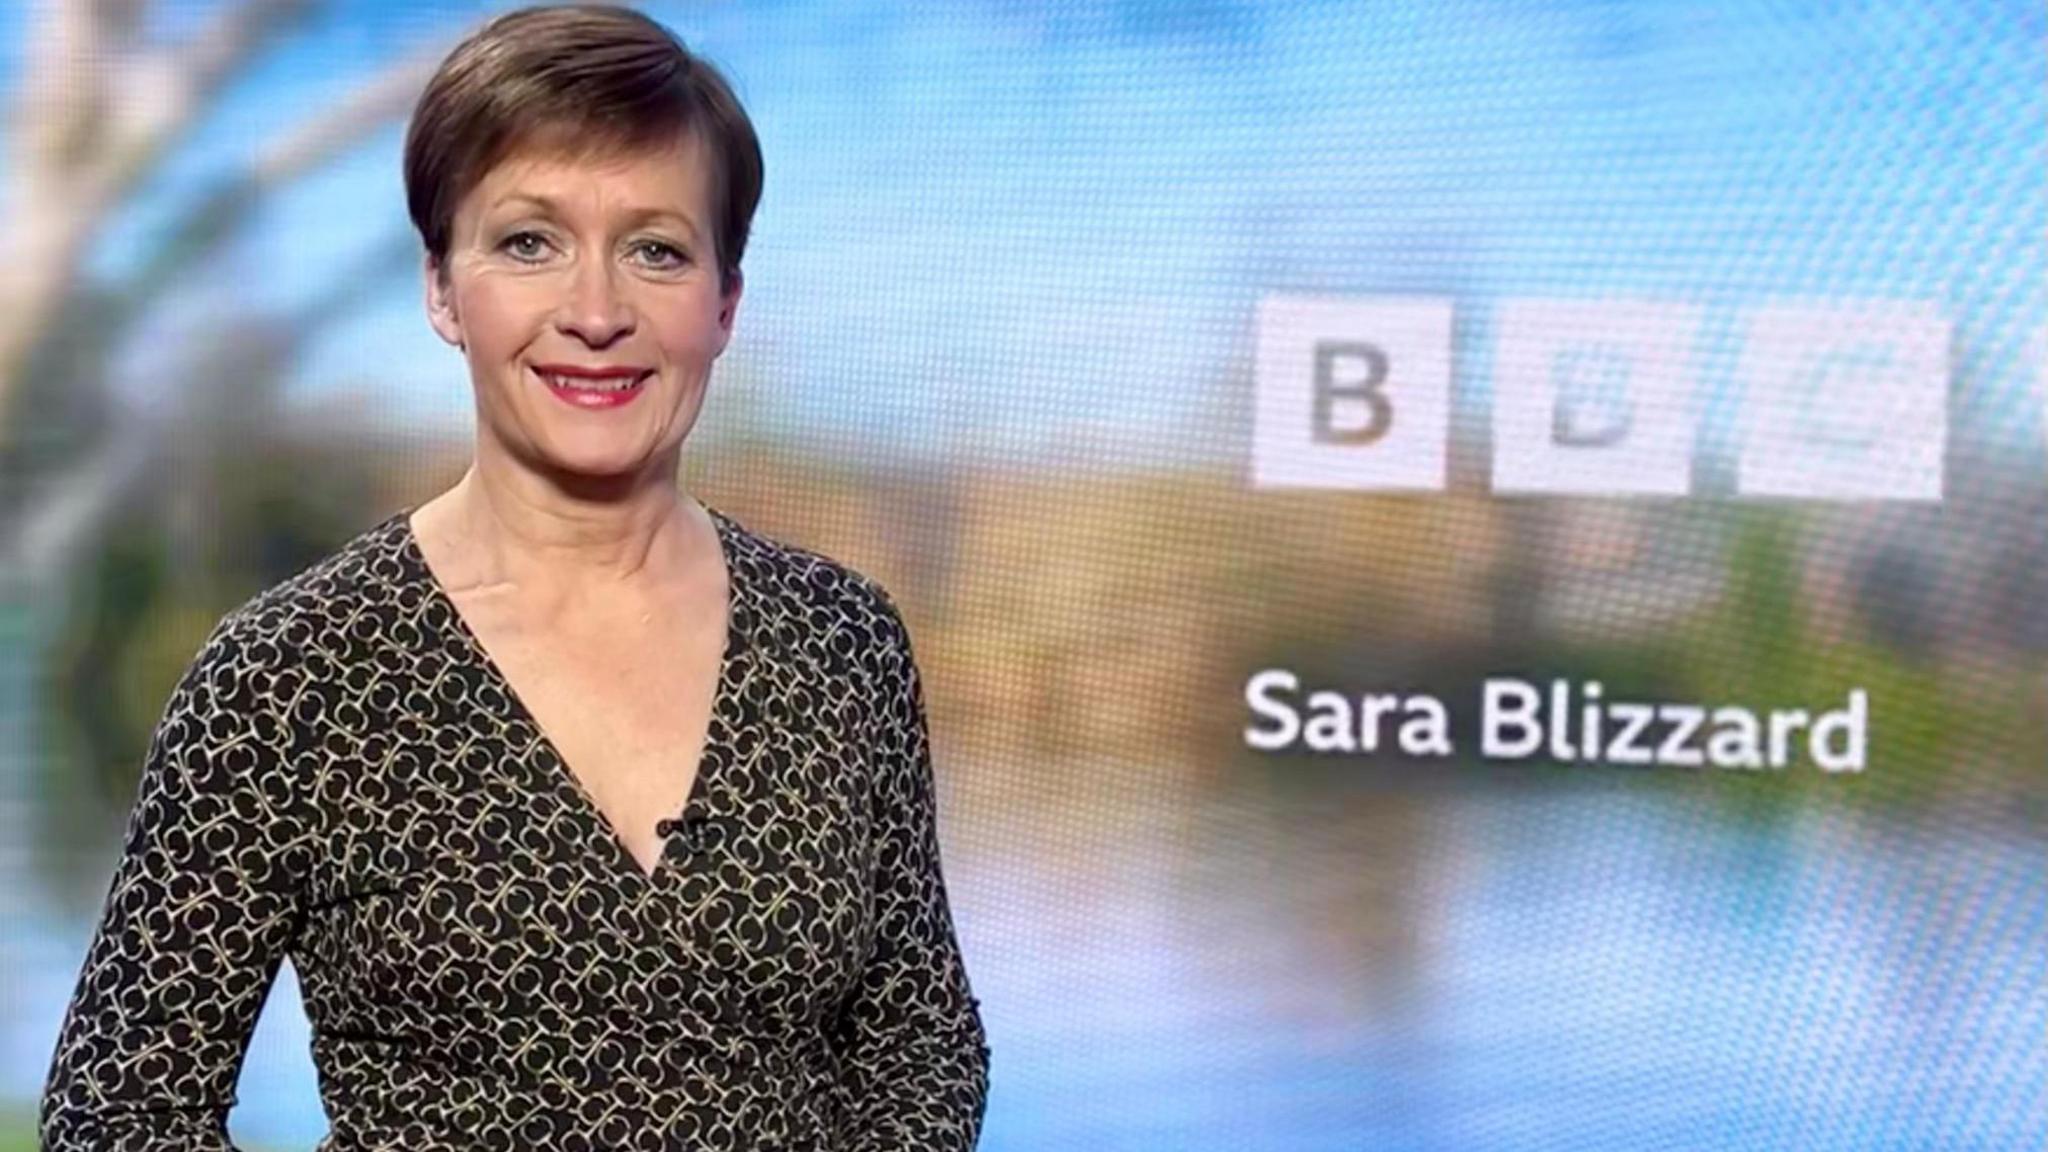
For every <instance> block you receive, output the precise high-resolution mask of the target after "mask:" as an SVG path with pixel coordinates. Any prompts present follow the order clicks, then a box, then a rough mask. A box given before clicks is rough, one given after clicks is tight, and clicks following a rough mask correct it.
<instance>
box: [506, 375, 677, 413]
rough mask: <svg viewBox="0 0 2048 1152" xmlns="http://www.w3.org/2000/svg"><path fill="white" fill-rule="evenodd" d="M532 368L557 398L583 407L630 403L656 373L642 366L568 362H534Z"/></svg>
mask: <svg viewBox="0 0 2048 1152" xmlns="http://www.w3.org/2000/svg"><path fill="white" fill-rule="evenodd" d="M533 370H534V373H535V374H536V375H538V376H539V377H540V379H541V383H543V384H546V385H547V388H548V391H549V392H552V393H554V395H555V398H556V399H557V400H560V401H562V402H563V403H565V404H569V405H571V406H573V407H577V408H583V409H608V408H619V407H623V406H625V405H627V404H631V403H632V402H633V401H634V400H636V399H638V398H639V396H640V394H641V393H642V392H645V391H646V390H647V380H648V378H649V377H650V376H651V375H653V374H652V373H650V372H643V371H641V370H639V369H622V368H600V369H590V368H578V367H573V366H570V365H565V364H541V365H535V366H534V369H533ZM579 385H581V386H579Z"/></svg>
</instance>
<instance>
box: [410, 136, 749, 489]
mask: <svg viewBox="0 0 2048 1152" xmlns="http://www.w3.org/2000/svg"><path fill="white" fill-rule="evenodd" d="M709 177H710V166H709V165H708V164H707V163H705V158H704V155H703V153H702V151H701V150H700V148H699V147H698V145H697V144H696V142H695V141H694V140H685V141H683V142H680V143H678V144H676V145H675V146H673V147H670V148H665V149H661V150H658V151H649V152H636V153H632V154H629V155H626V156H623V157H619V158H615V159H609V160H580V161H579V160H573V159H567V158H563V157H557V156H548V155H538V154H521V155H515V156H513V157H511V158H509V159H508V160H506V161H505V162H503V163H501V164H499V165H498V166H497V167H496V168H493V169H492V170H491V171H490V173H489V174H488V175H486V176H485V177H484V179H483V180H482V181H481V182H480V183H478V185H477V186H476V188H475V189H473V190H472V191H471V192H470V193H469V195H468V197H467V198H465V199H464V200H463V201H462V203H461V204H460V205H459V206H458V207H457V209H456V212H455V218H454V221H453V227H452V229H451V234H450V238H449V244H448V258H447V262H446V266H445V267H441V268H437V267H436V266H435V264H434V261H433V260H432V258H431V257H430V258H429V259H428V262H427V312H428V316H429V318H430V320H431V322H432V323H433V326H434V330H435V331H436V332H438V333H439V334H440V335H441V338H442V339H444V340H446V341H448V342H449V343H450V344H453V345H455V346H457V347H459V348H461V349H462V350H463V352H464V355H465V356H466V358H467V359H468V361H469V375H470V381H471V383H472V384H473V385H474V386H475V388H476V405H477V436H478V441H479V443H478V450H479V452H480V453H483V452H492V453H494V454H499V455H503V456H506V457H509V458H510V459H511V460H512V461H514V462H516V463H518V464H520V465H522V466H524V467H527V468H529V469H533V470H535V471H537V472H541V473H544V474H548V475H563V474H566V475H568V476H571V477H579V478H586V479H598V478H611V479H622V478H627V477H635V476H643V475H645V476H657V478H658V479H659V481H660V482H662V483H673V480H674V457H675V454H676V452H677V450H678V449H679V447H680V446H681V444H682V442H683V438H684V437H685V436H686V435H688V434H689V431H690V427H691V425H692V424H694V423H695V422H696V419H697V412H698V410H699V409H700V408H701V407H702V406H703V402H704V387H705V381H706V380H707V379H708V378H709V376H710V374H711V365H712V363H713V362H714V361H716V360H717V359H718V355H719V353H720V352H723V351H724V350H725V343H726V339H727V338H728V337H729V336H730V335H731V333H732V322H733V313H734V310H735V309H736V308H737V307H738V305H739V296H740V286H739V282H738V277H737V276H735V277H734V280H733V283H732V284H731V285H730V286H729V287H728V288H724V289H722V288H721V287H720V284H719V276H718V258H717V253H716V252H715V250H714V244H713V239H712V225H711V213H710V205H711V197H710V178H709ZM664 468H665V469H666V472H665V474H660V473H659V470H661V469H664Z"/></svg>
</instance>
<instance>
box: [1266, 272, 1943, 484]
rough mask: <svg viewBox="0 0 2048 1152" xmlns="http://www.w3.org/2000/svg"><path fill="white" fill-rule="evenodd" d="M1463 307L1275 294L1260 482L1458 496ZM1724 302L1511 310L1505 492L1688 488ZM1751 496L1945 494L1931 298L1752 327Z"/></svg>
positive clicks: (1857, 305)
mask: <svg viewBox="0 0 2048 1152" xmlns="http://www.w3.org/2000/svg"><path fill="white" fill-rule="evenodd" d="M1454 311H1455V305H1454V302H1453V301H1451V300H1449V299H1447V298H1435V297H1422V298H1417V297H1385V298H1382V297H1363V298H1346V297H1328V296H1294V295H1272V296H1268V297H1266V298H1265V299H1263V300H1261V301H1260V303H1259V308H1258V341H1257V344H1258V349H1257V362H1256V376H1255V389H1256V397H1255V403H1254V426H1253V433H1252V484H1253V486H1254V487H1255V488H1328V489H1349V490H1359V491H1440V490H1442V489H1443V487H1444V486H1445V477H1446V452H1447V441H1448V438H1449V417H1450V405H1451V382H1452V375H1451V373H1452V358H1451V357H1452V349H1451V341H1452V332H1453V320H1454ZM1704 325H1705V310H1704V309H1703V308H1701V307H1699V306H1697V305H1693V304H1684V303H1674V302H1666V301H1655V300H1635V299H1516V300H1507V301H1504V302H1502V303H1501V305H1500V306H1499V307H1498V308H1497V309H1496V311H1495V333H1494V358H1493V387H1492V393H1493V412H1492V419H1493V445H1494V447H1493V451H1494V459H1493V485H1494V488H1495V489H1496V490H1497V491H1501V492H1513V493H1538V494H1543V493H1548V494H1567V495H1587V496H1682V495H1685V494H1686V493H1687V492H1688V491H1689V490H1690V487H1691V481H1692V458H1693V454H1694V448H1695V445H1696V443H1697V440H1698V435H1699V425H1700V419H1701V405H1702V404H1703V402H1704V392H1705V390H1704V388H1703V386H1702V365H1703V354H1702V352H1701V350H1700V347H1699V345H1700V335H1701V333H1702V331H1703V330H1704ZM1740 339H1741V341H1742V345H1741V349H1740V355H1739V356H1738V357H1737V363H1736V368H1735V372H1736V378H1735V383H1736V385H1737V387H1738V389H1739V395H1740V401H1741V404H1742V409H1741V417H1740V425H1739V426H1740V429H1741V436H1742V444H1741V450H1740V457H1739V459H1738V462H1737V492H1738V495H1740V496H1744V497H1755V498H1799V499H1815V500H1918V501H1939V500H1940V499H1941V498H1942V493H1943V470H1944V466H1945V453H1946V450H1947V441H1948V390H1949V378H1950V375H1951V368H1950V364H1951V352H1950V345H1951V340H1952V328H1951V325H1950V324H1949V322H1948V320H1947V319H1946V318H1945V317H1943V316H1942V315H1941V313H1940V312H1939V310H1938V309H1936V308H1935V307H1934V306H1933V305H1931V304H1927V303H1923V302H1914V301H1886V300H1830V301H1820V302H1787V303H1776V304H1770V305H1766V306H1763V307H1759V308H1756V309H1753V310H1751V311H1750V312H1749V313H1748V314H1747V315H1746V316H1745V317H1743V321H1742V324H1741V336H1740Z"/></svg>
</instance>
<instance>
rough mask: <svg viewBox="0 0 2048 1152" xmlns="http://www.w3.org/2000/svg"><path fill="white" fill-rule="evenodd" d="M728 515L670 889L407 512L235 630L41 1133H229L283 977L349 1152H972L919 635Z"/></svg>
mask: <svg viewBox="0 0 2048 1152" xmlns="http://www.w3.org/2000/svg"><path fill="white" fill-rule="evenodd" d="M712 516H713V520H714V522H715V523H716V524H717V526H718V535H719V539H720V541H721V542H722V544H723V546H724V550H725V556H726V562H727V567H728V569H729V571H730V575H731V579H730V593H729V595H730V605H731V614H730V626H729V628H728V631H727V641H726V649H725V654H724V662H723V664H722V666H721V668H720V672H719V679H718V686H717V692H716V697H715V702H714V705H713V708H712V714H711V722H710V730H709V735H708V737H707V739H706V744H705V749H704V753H703V758H702V762H701V765H700V767H699V770H698V774H697V779H696V784H695V787H694V790H693V792H692V794H691V796H690V799H689V801H688V803H687V804H686V806H685V808H684V810H683V811H682V812H681V813H678V814H676V816H675V817H674V818H673V819H671V820H669V821H667V822H665V823H664V824H663V825H662V827H663V829H664V833H665V836H666V843H665V849H664V855H663V857H662V859H661V861H660V865H659V867H658V868H657V869H656V870H655V871H654V873H653V875H652V877H651V878H650V877H649V875H648V874H647V873H646V872H644V871H643V870H642V869H641V867H640V866H639V864H638V863H637V862H636V861H635V860H634V859H633V857H632V855H631V853H630V852H628V851H627V849H626V848H625V846H624V844H623V843H622V842H621V841H620V840H619V839H618V837H617V835H616V834H615V833H614V832H613V830H612V828H611V826H610V824H609V823H608V822H607V821H606V820H605V818H604V816H603V815H602V813H601V812H600V811H599V810H598V809H597V808H596V806H595V805H594V803H593V802H592V801H591V799H590V797H589V795H588V793H587V792H585V791H584V789H583V787H582V786H581V784H579V783H578V782H577V780H576V779H575V777H574V776H572V775H571V774H570V773H569V771H568V770H567V768H566V766H565V765H564V764H563V762H562V760H561V758H560V756H559V755H557V753H556V752H555V750H554V749H553V748H552V747H551V746H550V745H549V743H548V741H547V739H546V737H545V736H544V735H543V734H542V733H541V731H540V730H539V728H538V727H537V725H536V724H535V722H534V720H533V718H532V716H530V715H529V714H528V713H527V712H526V710H525V708H524V707H523V706H522V705H521V704H520V702H519V701H518V699H517V698H516V697H515V696H514V695H513V693H512V691H511V690H510V688H509V686H508V685H507V683H506V681H505V679H504V677H503V675H502V674H501V673H500V672H499V671H498V669H497V668H496V667H495V666H494V665H493V664H492V663H491V661H490V659H489V657H488V656H487V655H486V654H485V652H484V650H483V648H482V647H481V646H480V645H479V644H478V642H477V640H476V638H475V636H474V635H473V634H472V633H471V632H470V631H469V629H468V628H467V626H466V625H465V624H464V623H463V621H462V618H461V617H460V616H459V615H458V614H457V613H456V610H455V607H454V605H453V603H452V602H451V601H450V600H449V599H448V597H447V595H446V593H445V591H444V590H442V588H441V587H440V585H439V584H438V583H437V582H436V580H435V579H434V577H433V576H432V574H431V573H430V571H429V570H428V568H427V566H426V562H425V560H424V558H423V557H422V556H421V554H420V551H419V546H418V543H417V541H416V540H415V539H414V537H413V535H412V531H411V528H410V526H409V521H408V519H407V517H406V516H403V515H401V516H396V517H393V518H392V519H390V520H388V521H386V522H385V523H383V524H382V525H380V526H378V527H377V528H375V529H373V530H371V531H369V532H366V533H364V534H363V535H362V536H359V537H357V538H356V539H355V540H353V541H351V542H350V543H349V544H348V545H347V546H346V547H345V548H344V549H342V550H341V551H340V552H338V553H337V554H335V555H334V556H332V557H330V558H329V559H327V560H325V561H323V562H322V563H321V564H319V565H317V566H316V567H314V568H312V569H310V570H308V571H307V572H305V573H303V574H301V575H299V576H297V577H294V578H293V579H291V580H289V581H287V582H286V583H284V584H281V585H279V586H277V587H276V588H273V589H271V590H270V591H268V592H266V593H264V594H263V595H261V596H259V597H257V598H256V599H254V600H252V601H250V602H249V603H248V604H247V605H245V606H243V607H242V608H240V609H238V610H236V611H235V612H234V613H232V614H230V615H229V616H228V617H227V618H226V619H224V620H222V621H221V623H220V625H219V626H218V627H217V628H216V629H215V631H214V632H213V634H212V636H211V637H210V638H209V639H208V641H207V643H206V645H205V647H204V648H203V649H202V650H201V651H200V653H199V655H198V656H197V658H196V659H195V660H194V661H193V663H192V665H191V667H190V668H189V669H188V670H187V672H186V673H185V676H184V678H183V680H182V681H181V682H180V683H179V685H178V687H177V690H176V692H175V694H174V695H173V696H172V698H171V701H170V705H169V707H168V710H167V711H166V713H165V715H164V717H163V720H162V722H161V724H160V725H159V727H158V728H157V731H156V734H155V737H154V739H153V741H152V743H151V747H150V751H149V755H148V759H147V762H146V764H145V767H144V772H143V778H142V783H141V789H140V792H139V795H138V797H137V800H136V804H135V808H134V810H133V812H132V814H131V816H130V818H129V822H128V825H127V833H126V840H125V847H124V849H123V854H122V856H121V858H120V861H119V864H118V866H117V868H116V870H115V873H114V877H113V881H112V884H111V887H110V890H109V892H108V894H107V900H106V905H105V910H104V913H103V916H102V919H101V921H100V923H99V926H98V930H97V932H96V934H95V936H94V938H93V941H92V945H91V949H90V951H89V953H88V954H87V957H86V961H85V967H84V971H83V973H82V974H81V975H80V977H79V981H78V986H77V992H76V994H75V996H74V997H73V1000H72V1002H71V1005H70V1008H69V1010H68V1012H67V1014H66V1016H65V1021H64V1026H63V1031H62V1035H61V1036H60V1037H59V1039H58V1043H57V1048H56V1052H55V1055H54V1058H53V1061H52V1066H51V1069H50V1074H49V1079H48V1084H47V1088H46V1089H45V1092H44V1097H43V1102H42V1134H43V1140H44V1147H45V1148H46V1149H48V1150H49V1152H73V1150H78V1152H83V1150H85V1149H92V1150H94V1152H121V1150H126V1152H143V1150H145V1149H146V1150H150V1152H198V1150H201V1149H226V1148H228V1147H229V1144H228V1140H227V1135H226V1117H227V1112H228V1109H229V1108H230V1106H231V1105H232V1104H233V1103H234V1101H235V1085H236V1080H237V1077H238V1074H239V1072H240V1069H241V1065H242V1060H243V1056H244V1054H245V1052H246V1051H247V1043H248V1039H249V1035H250V1031H251V1029H252V1028H253V1026H254V1024H255V1021H256V1017H257V1013H258V1010H259V1009H260V1008H261V1007H262V1004H263V1001H264V998H265V996H266V994H267V993H268V991H269V989H270V986H271V981H272V978H273V976H274V975H275V974H276V972H277V966H278V962H279V961H280V960H283V959H284V958H286V957H290V959H291V961H292V965H293V968H294V970H295V971H296V972H297V973H298V976H299V982H300V986H301V989H302V992H303V994H304V998H305V1008H306V1015H307V1018H308V1019H309V1020H310V1022H311V1024H312V1030H313V1031H312V1056H313V1061H314V1065H315V1067H316V1069H317V1071H318V1075H319V1082H320V1094H321V1099H322V1103H323V1105H324V1106H325V1108H326V1112H327V1115H328V1118H329V1121H330V1125H331V1127H330V1131H329V1133H328V1135H327V1136H326V1137H325V1138H324V1139H323V1140H322V1141H321V1143H320V1145H319V1150H318V1152H368V1150H371V1149H378V1150H384V1149H390V1150H403V1152H431V1150H438V1149H505V1150H508V1152H509V1150H513V1149H517V1150H519V1152H574V1150H580V1149H648V1150H650V1152H651V1150H654V1149H664V1150H670V1149H673V1150H678V1152H680V1150H683V1149H845V1150H859V1149H885V1148H886V1149H906V1150H908V1149H917V1150H919V1152H924V1150H929V1149H965V1148H970V1147H972V1146H973V1144H974V1143H975V1140H976V1137H977V1135H978V1132H979V1129H980V1126H981V1120H982V1115H983V1110H984V1106H985V1102H986V1098H987V1084H988V1079H987V1077H988V1048H987V1046H986V1037H985V1034H984V1032H983V1030H982V1023H981V1016H980V1008H979V1003H978V1002H977V1001H976V1000H975V998H974V997H973V996H972V995H971V994H970V991H969V986H968V981H967V975H966V972H965V969H964V968H963V967H962V964H961V958H960V952H959V948H958V946H957V943H956V940H955V935H954V930H953V923H952V917H951V913H950V912H949V910H948V908H947V901H946V891H945V886H944V882H943V880H942V878H941V873H940V867H939V850H938V840H937V836H936V827H935V823H934V804H933V788H932V774H931V762H930V758H929V756H928V753H927V746H926V729H925V715H924V702H923V697H922V688H921V687H920V682H919V678H918V672H917V667H916V665H915V663H914V662H913V660H912V656H911V649H910V643H909V637H908V634H907V633H906V632H905V630H904V628H903V624H902V621H901V619H900V617H899V616H898V615H897V613H896V610H895V608H894V606H893V605H892V604H891V603H890V601H889V599H888V597H887V596H886V594H885V593H884V592H883V591H882V589H881V588H880V587H879V586H878V585H876V584H874V583H873V582H871V581H869V580H867V579H866V578H864V577H862V576H861V575H859V574H858V573H856V572H853V571H851V570H849V569H847V568H845V567H842V566H840V565H837V564H835V563H833V562H831V561H829V560H827V559H824V558H822V557H819V556H816V555H813V554H809V553H806V552H803V551H800V550H797V549H794V548H789V547H786V546H783V545H780V544H777V543H775V542H773V541H770V540H768V539H766V538H764V537H762V536H759V535H757V534H755V533H753V532H750V531H749V530H747V529H746V528H744V527H743V526H741V525H739V524H738V523H737V522H735V521H733V520H732V519H730V518H728V517H726V516H724V515H723V514H721V513H717V512H715V511H714V512H713V514H712Z"/></svg>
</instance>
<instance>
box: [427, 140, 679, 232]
mask: <svg viewBox="0 0 2048 1152" xmlns="http://www.w3.org/2000/svg"><path fill="white" fill-rule="evenodd" d="M709 176H710V173H709V170H708V166H707V165H706V163H705V152H704V149H703V148H701V147H700V146H699V145H698V143H697V141H696V139H695V138H694V137H690V138H686V139H683V140H680V141H674V142H670V143H667V144H662V145H656V146H651V147H626V148H621V147H607V148H564V147H528V148H520V149H516V150H514V151H513V152H512V153H510V154H509V155H507V156H506V157H505V158H504V159H502V160H500V161H499V162H498V163H496V164H494V165H492V166H491V168H490V170H489V171H487V172H486V173H485V174H484V176H483V179H481V180H479V181H478V182H477V185H476V187H475V189H473V190H472V191H471V193H470V195H469V196H468V197H466V198H465V199H466V200H468V201H469V203H468V204H466V205H464V207H466V208H470V209H472V210H474V211H483V212H488V211H493V210H495V209H497V208H499V207H502V206H508V205H513V204H519V205H526V206H529V207H533V206H537V207H542V208H550V209H554V210H557V211H567V210H570V209H572V208H579V209H580V208H584V207H591V206H597V207H602V208H603V209H605V210H606V211H623V212H643V211H655V210H661V211H668V212H678V213H682V214H684V215H687V216H689V217H690V218H692V219H697V218H700V217H701V216H702V214H703V211H704V208H705V206H706V193H707V191H708V189H709V183H710V181H709Z"/></svg>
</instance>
